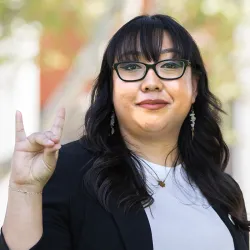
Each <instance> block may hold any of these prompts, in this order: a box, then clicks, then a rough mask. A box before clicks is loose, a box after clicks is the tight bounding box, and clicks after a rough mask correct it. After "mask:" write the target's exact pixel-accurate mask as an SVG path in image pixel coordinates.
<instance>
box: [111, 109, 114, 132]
mask: <svg viewBox="0 0 250 250" xmlns="http://www.w3.org/2000/svg"><path fill="white" fill-rule="evenodd" d="M110 128H111V135H113V134H114V133H115V112H114V111H113V112H112V115H111V119H110Z"/></svg>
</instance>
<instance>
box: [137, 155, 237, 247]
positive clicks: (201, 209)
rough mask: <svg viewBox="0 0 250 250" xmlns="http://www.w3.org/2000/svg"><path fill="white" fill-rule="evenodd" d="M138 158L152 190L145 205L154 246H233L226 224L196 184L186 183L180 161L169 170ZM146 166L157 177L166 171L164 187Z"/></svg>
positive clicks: (163, 176)
mask: <svg viewBox="0 0 250 250" xmlns="http://www.w3.org/2000/svg"><path fill="white" fill-rule="evenodd" d="M139 159H140V160H141V161H142V162H143V166H145V172H146V178H147V184H148V186H149V187H150V188H151V189H152V191H153V193H154V194H153V198H154V203H153V204H152V205H151V207H150V208H149V207H147V208H145V211H146V214H147V217H148V220H149V224H150V227H151V231H152V238H153V245H154V250H163V249H171V250H184V249H185V250H201V249H202V250H211V249H212V250H222V249H227V250H234V243H233V238H232V236H231V234H230V232H229V230H228V228H227V227H226V225H225V224H224V222H223V221H222V220H221V219H220V217H219V215H218V214H217V213H216V212H215V211H214V209H213V208H212V207H211V206H210V205H209V203H208V202H207V200H206V198H205V197H204V196H203V195H202V194H201V192H200V190H199V189H198V187H197V186H195V185H194V183H192V186H193V188H192V186H191V185H190V184H189V183H188V180H187V175H186V173H185V170H184V169H183V168H182V166H181V165H178V166H176V171H175V174H173V168H171V167H164V166H160V165H157V164H154V163H151V162H148V161H146V160H142V159H141V158H139ZM148 166H150V167H151V168H152V169H153V170H154V171H155V173H156V174H157V175H158V177H159V179H160V180H164V179H165V177H166V176H167V174H169V175H168V177H167V179H166V181H165V184H166V186H165V187H163V188H162V187H160V186H158V185H157V181H156V179H157V176H156V174H155V173H154V172H153V171H152V170H151V169H150V167H148ZM169 171H170V172H169ZM150 173H151V174H150ZM152 175H153V177H152ZM150 210H151V211H150Z"/></svg>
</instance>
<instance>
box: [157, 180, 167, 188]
mask: <svg viewBox="0 0 250 250" xmlns="http://www.w3.org/2000/svg"><path fill="white" fill-rule="evenodd" d="M158 185H159V186H161V187H165V186H166V185H165V183H164V182H163V181H158Z"/></svg>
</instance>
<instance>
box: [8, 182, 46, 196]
mask: <svg viewBox="0 0 250 250" xmlns="http://www.w3.org/2000/svg"><path fill="white" fill-rule="evenodd" d="M9 190H10V191H13V192H20V193H25V194H41V193H42V192H43V187H41V186H40V185H33V184H17V183H15V182H12V181H10V182H9Z"/></svg>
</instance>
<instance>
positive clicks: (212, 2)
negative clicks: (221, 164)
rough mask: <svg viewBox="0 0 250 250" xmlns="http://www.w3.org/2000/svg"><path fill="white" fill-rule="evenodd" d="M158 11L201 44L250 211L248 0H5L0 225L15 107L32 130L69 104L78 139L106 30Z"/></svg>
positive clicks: (0, 11)
mask: <svg viewBox="0 0 250 250" xmlns="http://www.w3.org/2000/svg"><path fill="white" fill-rule="evenodd" d="M154 13H161V14H168V15H170V16H172V17H174V18H175V19H176V20H177V21H179V22H180V23H181V24H182V25H184V27H186V28H187V30H188V31H189V32H190V33H191V34H192V36H193V37H194V39H195V40H196V42H197V44H198V46H199V48H200V50H201V53H202V55H203V58H204V61H205V65H206V68H207V71H208V75H209V76H210V86H211V89H212V91H213V92H214V93H215V94H216V95H217V96H218V97H219V98H220V99H221V101H222V102H223V108H224V110H225V111H226V112H227V113H228V115H225V116H223V124H222V129H223V133H224V136H225V139H226V141H227V143H228V144H229V146H230V150H231V160H230V163H229V165H228V167H227V172H228V173H230V174H231V175H232V176H233V177H234V178H235V179H236V180H237V181H238V182H239V184H240V186H241V189H242V191H243V194H244V197H245V201H246V205H247V211H248V215H250V167H249V155H250V83H249V78H250V73H249V72H250V43H249V39H250V15H249V13H250V1H249V0H220V1H218V0H174V1H163V0H70V1H66V0H43V1H34V0H1V1H0V117H1V118H0V119H1V122H0V225H2V223H3V217H4V213H5V209H6V202H7V186H8V177H9V169H10V160H11V156H12V153H13V147H14V134H15V112H16V110H20V111H21V112H22V114H23V118H24V125H25V128H26V132H27V134H31V133H33V132H36V131H44V130H48V129H50V126H51V124H52V121H53V119H54V116H55V114H56V111H57V109H58V108H59V107H61V106H64V107H65V108H66V114H67V115H66V124H65V129H64V135H63V142H62V143H63V144H64V143H67V142H70V141H72V140H75V139H77V138H78V137H79V136H80V135H81V133H82V129H83V127H82V125H83V120H84V114H85V111H86V109H87V107H88V105H89V91H90V89H91V85H92V83H93V81H94V79H95V78H96V76H97V74H98V70H99V68H100V62H101V57H102V54H103V51H104V49H105V47H106V45H107V42H108V40H109V38H110V37H111V36H112V34H113V33H114V32H116V30H117V29H118V28H119V27H120V26H121V25H123V24H124V23H125V22H127V21H128V20H130V19H132V18H133V17H135V16H137V15H140V14H154ZM249 218H250V216H249Z"/></svg>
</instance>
